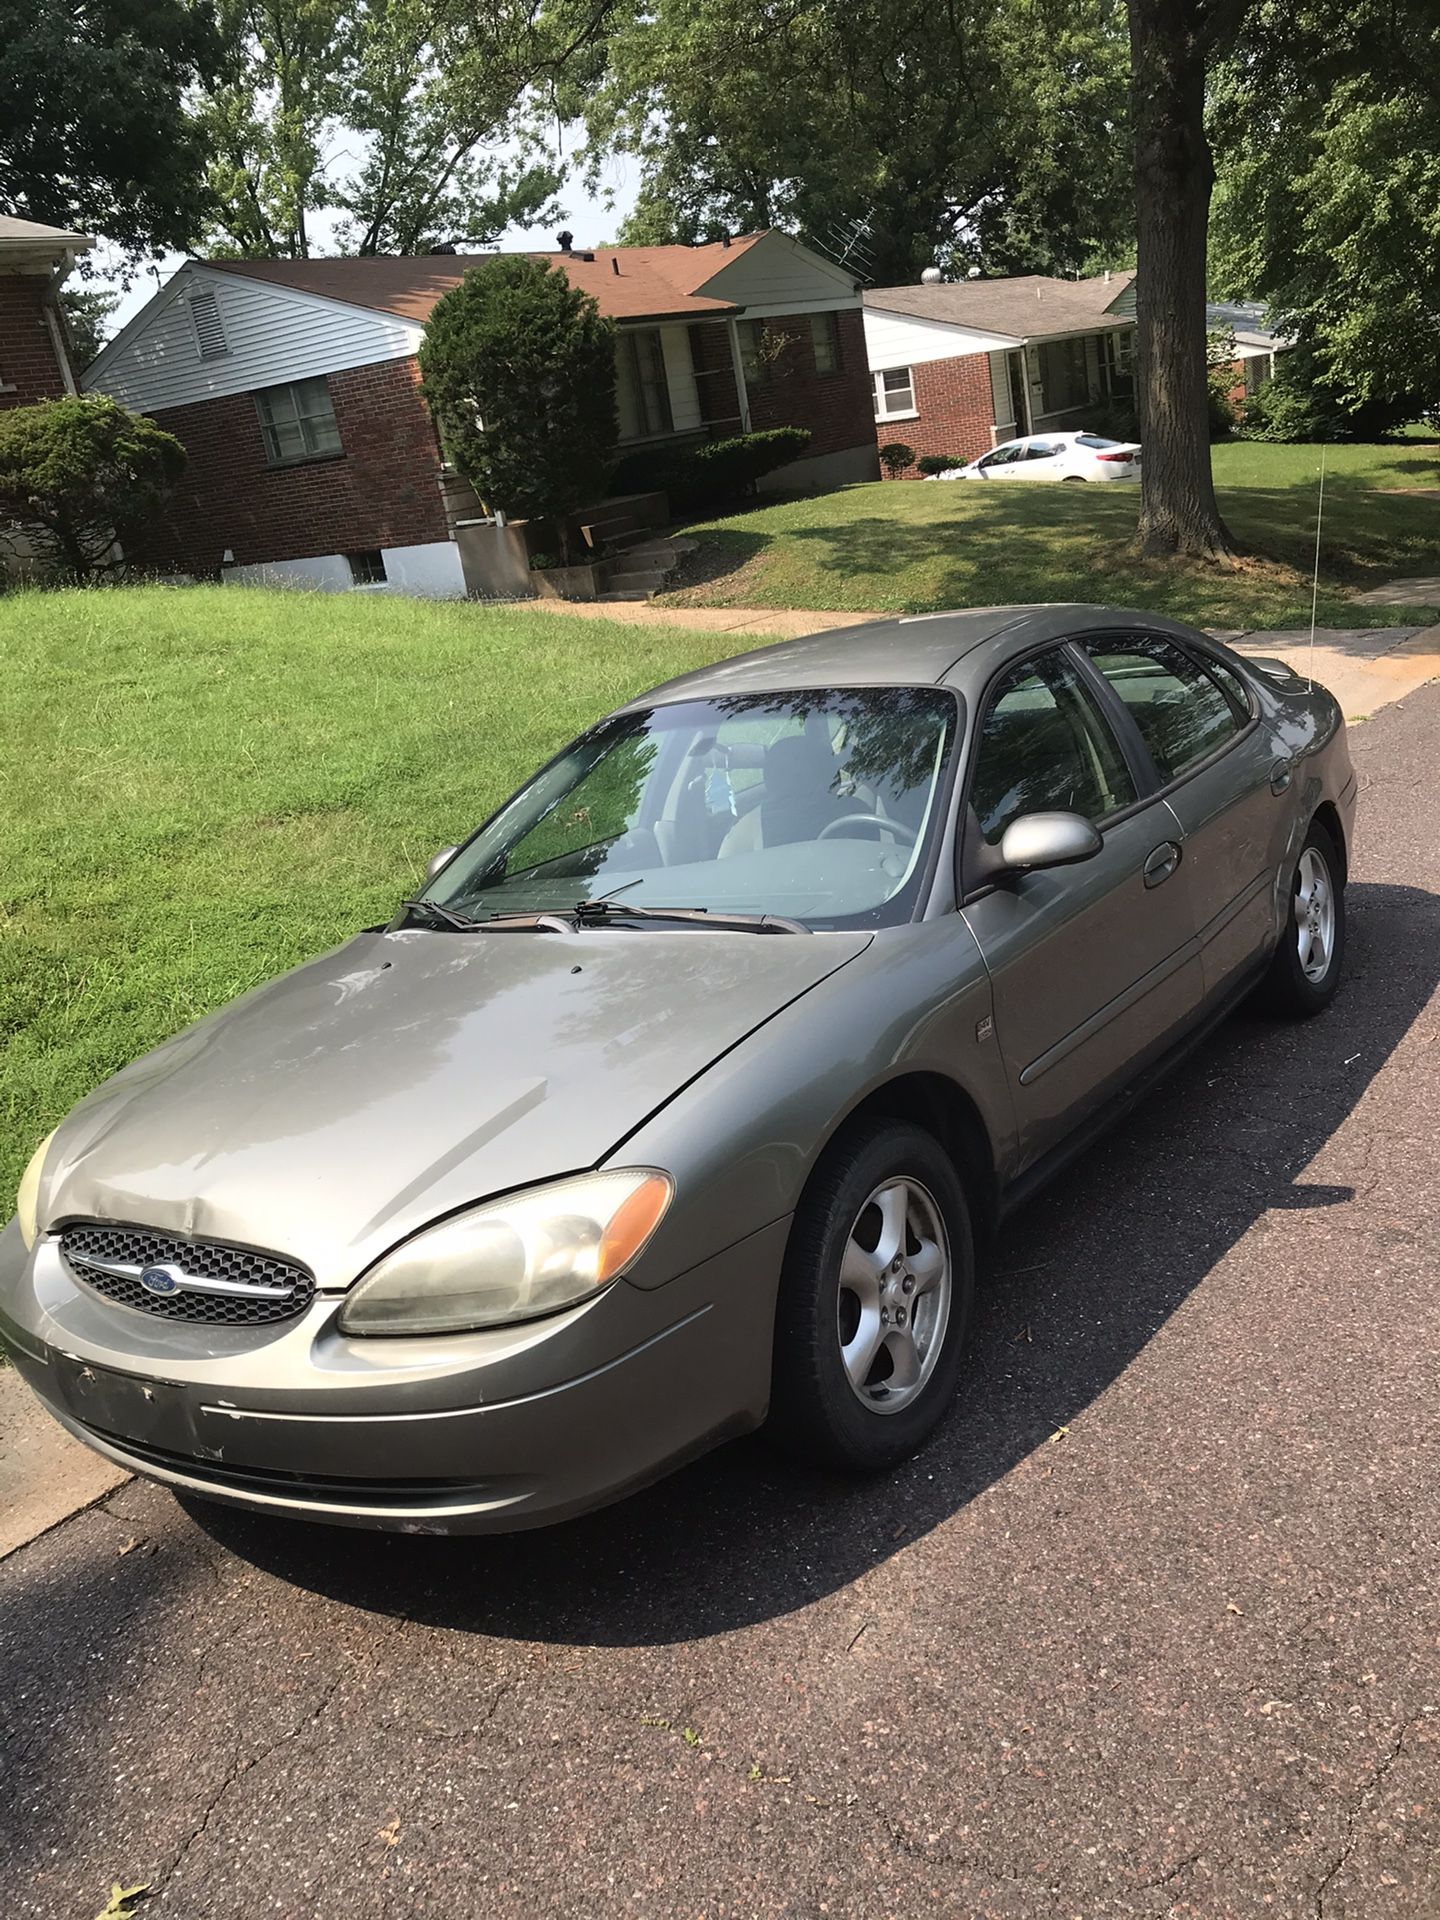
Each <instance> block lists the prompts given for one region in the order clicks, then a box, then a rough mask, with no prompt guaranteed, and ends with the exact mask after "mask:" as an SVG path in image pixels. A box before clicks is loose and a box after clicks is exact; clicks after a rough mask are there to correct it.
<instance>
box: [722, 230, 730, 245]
mask: <svg viewBox="0 0 1440 1920" xmlns="http://www.w3.org/2000/svg"><path fill="white" fill-rule="evenodd" d="M720 244H721V246H722V247H728V246H729V244H730V236H729V234H728V233H722V234H721V236H720Z"/></svg>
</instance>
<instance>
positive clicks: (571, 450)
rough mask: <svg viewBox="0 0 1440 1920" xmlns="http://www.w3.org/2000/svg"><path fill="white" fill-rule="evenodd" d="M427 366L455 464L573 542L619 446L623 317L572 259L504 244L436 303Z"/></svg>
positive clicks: (500, 500)
mask: <svg viewBox="0 0 1440 1920" xmlns="http://www.w3.org/2000/svg"><path fill="white" fill-rule="evenodd" d="M420 371H421V374H422V376H423V379H422V386H421V391H422V392H423V393H424V395H425V398H426V399H427V400H428V401H429V403H430V407H431V411H432V412H433V413H434V415H435V421H436V425H437V426H438V427H439V430H440V438H441V441H442V442H443V444H444V447H445V452H446V454H447V456H448V457H449V459H450V460H451V461H452V462H453V463H454V466H455V468H456V470H457V472H459V473H460V474H461V475H462V477H463V478H464V479H466V480H468V481H469V483H470V485H471V486H472V487H474V489H475V491H476V493H477V494H478V495H479V496H480V498H481V500H482V501H484V502H485V503H486V504H487V505H488V506H489V507H491V508H496V509H499V510H500V511H502V512H504V513H506V514H507V515H510V516H513V517H515V518H517V519H518V518H527V519H552V518H553V519H555V520H556V521H557V523H558V524H557V534H558V537H559V540H560V544H561V547H562V549H564V548H565V546H566V532H565V516H566V515H567V514H569V513H573V512H574V510H575V509H576V508H577V507H581V506H583V505H584V504H585V503H586V502H587V501H588V500H593V499H597V498H598V497H600V496H601V495H602V494H603V493H604V491H605V484H606V480H607V478H608V475H609V469H610V461H611V457H612V455H613V453H614V449H615V441H616V436H617V432H618V426H617V422H616V417H615V325H614V322H613V321H611V320H607V319H606V318H605V317H604V316H603V315H602V314H601V312H600V309H599V307H598V306H597V305H596V303H595V301H594V300H592V299H591V298H590V296H589V295H588V294H586V293H582V292H580V290H579V289H578V288H577V287H572V286H571V285H570V282H569V281H568V280H567V279H566V277H565V274H564V272H563V270H561V269H558V268H555V269H552V268H551V267H550V266H549V265H548V263H546V262H544V261H539V260H531V259H528V258H527V257H525V256H524V255H520V254H502V255H500V256H498V257H497V258H495V259H492V260H486V261H482V262H481V263H480V265H478V266H475V267H472V268H471V269H470V271H469V272H468V273H467V274H466V275H465V277H464V279H463V280H462V281H461V282H460V284H459V286H458V287H455V288H454V289H453V290H452V291H451V292H450V293H447V294H446V295H445V297H444V299H442V300H441V301H439V302H438V303H437V305H436V307H435V309H434V311H433V312H432V313H431V315H430V319H429V322H428V323H427V325H426V329H425V339H424V341H423V343H422V345H421V348H420Z"/></svg>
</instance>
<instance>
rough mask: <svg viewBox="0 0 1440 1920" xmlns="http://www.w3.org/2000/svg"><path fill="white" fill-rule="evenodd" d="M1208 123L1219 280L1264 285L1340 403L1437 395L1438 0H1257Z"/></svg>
mask: <svg viewBox="0 0 1440 1920" xmlns="http://www.w3.org/2000/svg"><path fill="white" fill-rule="evenodd" d="M1212 127H1213V140H1214V144H1215V145H1216V148H1217V152H1218V154H1219V156H1220V167H1219V177H1218V182H1217V187H1216V194H1215V205H1214V220H1213V227H1212V263H1213V273H1212V285H1213V286H1214V287H1215V289H1216V290H1217V291H1219V292H1221V293H1226V292H1228V293H1231V294H1233V295H1234V296H1236V297H1242V298H1263V299H1264V300H1265V301H1266V303H1267V306H1268V309H1269V319H1270V323H1271V324H1272V325H1273V326H1276V327H1278V328H1280V329H1281V330H1282V331H1284V332H1286V333H1289V334H1290V335H1291V336H1292V337H1293V338H1295V339H1296V340H1297V341H1298V343H1299V345H1300V346H1301V347H1302V348H1303V349H1305V350H1306V351H1307V352H1308V353H1309V354H1310V355H1312V356H1313V363H1314V383H1315V384H1318V385H1321V386H1323V387H1324V388H1325V389H1326V390H1327V391H1328V392H1329V394H1330V395H1332V396H1333V399H1334V401H1336V402H1343V403H1348V404H1350V405H1351V406H1359V405H1361V404H1365V405H1367V406H1368V405H1370V404H1378V405H1384V406H1388V407H1390V408H1391V409H1393V410H1396V411H1397V412H1398V415H1399V416H1400V417H1410V416H1413V415H1414V414H1416V413H1418V412H1419V411H1420V410H1421V408H1422V407H1423V406H1424V405H1425V404H1427V403H1428V404H1432V405H1433V404H1436V403H1437V402H1440V327H1437V326H1436V324H1435V316H1436V314H1437V313H1440V9H1437V8H1436V7H1435V5H1434V0H1301V4H1299V5H1295V4H1291V0H1260V4H1258V5H1256V6H1255V7H1254V9H1253V12H1252V17H1251V21H1250V24H1249V26H1248V28H1247V33H1246V37H1245V41H1244V43H1243V45H1242V49H1241V53H1240V54H1239V55H1238V56H1237V57H1236V59H1235V60H1234V61H1233V62H1231V63H1230V64H1229V65H1228V66H1226V67H1225V68H1223V69H1221V71H1220V72H1219V74H1217V76H1216V84H1215V88H1214V92H1213V100H1212ZM1273 404H1274V405H1275V406H1277V407H1279V408H1280V409H1281V416H1282V417H1283V415H1284V407H1285V405H1287V404H1288V398H1287V396H1284V395H1276V396H1274V401H1273ZM1327 410H1328V408H1322V409H1321V412H1322V413H1324V412H1325V411H1327ZM1287 430H1288V429H1287Z"/></svg>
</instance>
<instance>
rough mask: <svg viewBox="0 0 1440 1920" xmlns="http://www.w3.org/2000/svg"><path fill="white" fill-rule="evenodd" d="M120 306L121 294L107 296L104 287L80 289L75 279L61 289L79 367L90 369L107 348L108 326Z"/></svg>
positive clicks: (73, 350) (72, 352)
mask: <svg viewBox="0 0 1440 1920" xmlns="http://www.w3.org/2000/svg"><path fill="white" fill-rule="evenodd" d="M119 304H120V296H119V294H118V293H107V292H106V291H105V290H104V288H103V287H87V286H84V285H83V284H82V285H78V286H77V285H76V283H75V282H74V281H73V280H72V281H71V282H70V283H69V284H68V285H67V286H63V287H62V288H61V289H60V309H61V311H62V312H63V314H64V315H65V331H66V332H67V333H68V334H69V336H70V352H71V354H72V356H73V358H74V361H75V364H76V366H77V367H80V368H82V369H83V368H85V367H88V366H89V364H90V362H91V361H92V360H93V359H95V358H96V356H97V355H98V354H99V352H100V349H101V348H102V347H103V346H104V345H105V335H106V332H107V330H108V329H107V325H106V323H107V322H108V321H109V319H110V316H111V315H112V314H113V313H114V311H115V309H116V307H118V306H119Z"/></svg>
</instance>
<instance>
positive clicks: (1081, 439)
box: [1075, 433, 1121, 447]
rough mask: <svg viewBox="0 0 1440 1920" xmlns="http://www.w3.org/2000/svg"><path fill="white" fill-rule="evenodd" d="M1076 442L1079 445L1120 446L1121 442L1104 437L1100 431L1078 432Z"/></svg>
mask: <svg viewBox="0 0 1440 1920" xmlns="http://www.w3.org/2000/svg"><path fill="white" fill-rule="evenodd" d="M1075 444H1076V446H1077V447H1118V446H1119V445H1120V444H1121V442H1120V441H1118V440H1106V439H1103V438H1102V437H1101V436H1100V435H1099V434H1098V433H1077V434H1076V436H1075Z"/></svg>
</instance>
